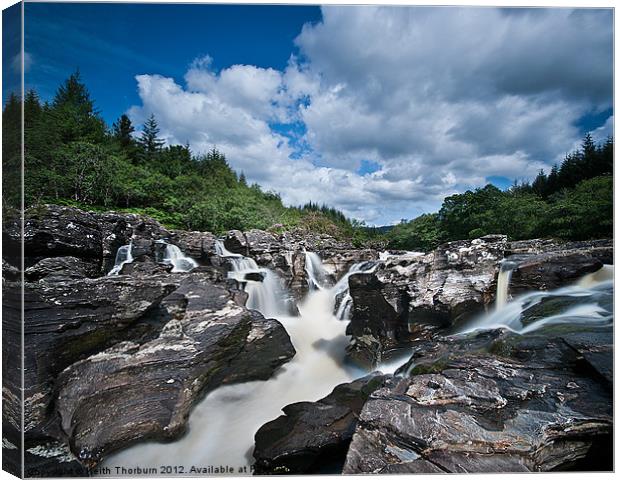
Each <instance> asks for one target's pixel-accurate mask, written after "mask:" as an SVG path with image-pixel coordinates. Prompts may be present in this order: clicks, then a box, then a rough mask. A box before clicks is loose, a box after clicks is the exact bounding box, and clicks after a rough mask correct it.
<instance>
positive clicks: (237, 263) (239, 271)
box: [215, 240, 288, 317]
mask: <svg viewBox="0 0 620 480" xmlns="http://www.w3.org/2000/svg"><path fill="white" fill-rule="evenodd" d="M215 251H216V252H217V254H218V255H219V256H221V257H224V258H227V259H228V260H229V261H230V265H231V268H232V271H230V272H228V278H232V279H234V280H236V281H237V282H239V283H240V284H241V285H244V287H245V288H244V290H245V292H246V293H247V294H248V301H247V303H246V306H247V307H248V308H249V309H252V310H258V311H259V312H260V313H262V314H263V315H264V316H265V317H280V316H282V315H287V313H288V306H287V304H286V298H287V294H286V292H285V290H284V288H283V287H282V283H281V281H280V278H279V277H278V276H277V275H276V274H275V273H274V272H272V271H271V270H269V269H268V268H260V267H259V266H258V265H257V264H256V262H255V261H254V259H253V258H248V257H244V256H243V255H239V254H237V253H232V252H229V251H228V250H226V247H224V244H223V243H222V242H221V241H220V240H218V241H217V242H216V243H215Z"/></svg>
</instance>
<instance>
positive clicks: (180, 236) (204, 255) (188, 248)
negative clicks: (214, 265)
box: [170, 230, 217, 263]
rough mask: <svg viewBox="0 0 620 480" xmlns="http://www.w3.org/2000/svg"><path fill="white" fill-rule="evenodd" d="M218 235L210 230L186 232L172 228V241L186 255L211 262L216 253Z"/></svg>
mask: <svg viewBox="0 0 620 480" xmlns="http://www.w3.org/2000/svg"><path fill="white" fill-rule="evenodd" d="M216 241H217V237H216V236H215V235H213V234H212V233H210V232H186V231H183V230H172V232H171V234H170V243H173V244H174V245H176V246H178V247H179V248H180V249H181V251H182V252H183V253H185V255H187V256H188V257H192V258H193V259H195V260H198V261H202V262H205V263H210V260H211V258H213V257H214V256H215V254H216V252H215V243H216Z"/></svg>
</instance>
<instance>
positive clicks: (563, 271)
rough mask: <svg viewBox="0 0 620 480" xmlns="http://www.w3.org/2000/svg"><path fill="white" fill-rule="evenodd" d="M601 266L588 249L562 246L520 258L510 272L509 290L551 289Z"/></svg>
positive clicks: (516, 291)
mask: <svg viewBox="0 0 620 480" xmlns="http://www.w3.org/2000/svg"><path fill="white" fill-rule="evenodd" d="M602 266H603V262H601V261H600V260H599V259H598V258H597V257H595V256H594V255H592V253H591V252H589V251H588V250H564V251H559V252H549V253H542V254H538V255H534V256H531V257H528V258H526V259H525V260H522V261H521V262H519V264H518V266H517V268H516V269H515V270H514V271H513V273H512V278H511V280H510V292H511V293H513V294H517V293H520V292H526V291H531V290H553V289H556V288H559V287H561V286H564V285H567V284H569V283H572V282H574V281H576V280H577V279H578V278H580V277H583V276H584V275H586V274H588V273H592V272H596V271H597V270H599V269H600V268H601V267H602Z"/></svg>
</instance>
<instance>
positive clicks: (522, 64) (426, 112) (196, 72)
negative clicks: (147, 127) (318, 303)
mask: <svg viewBox="0 0 620 480" xmlns="http://www.w3.org/2000/svg"><path fill="white" fill-rule="evenodd" d="M446 31H450V32H451V35H449V36H447V35H445V34H444V32H446ZM575 32H579V35H575ZM612 38H613V36H612V13H611V10H587V9H582V10H574V11H573V10H568V9H536V10H530V9H519V10H509V9H476V8H444V9H439V8H408V7H385V8H375V7H323V8H319V7H309V6H308V7H306V6H256V5H255V6H247V5H245V6H244V5H238V6H234V5H230V6H223V5H178V4H177V5H145V4H133V5H132V4H78V3H74V2H72V3H58V4H51V3H50V4H46V3H27V4H26V23H25V48H26V66H27V70H26V83H27V87H32V88H35V89H36V90H37V91H38V92H39V94H40V95H41V97H42V98H43V99H45V100H49V99H51V98H52V97H53V94H54V92H55V90H56V88H57V86H58V85H59V83H60V82H62V80H64V79H65V78H66V77H67V76H68V75H69V74H70V73H71V72H73V71H75V69H77V68H79V70H80V72H81V75H82V78H83V80H84V81H85V83H86V84H87V86H88V88H89V90H90V92H91V94H92V97H93V98H94V99H95V102H96V105H97V107H98V108H99V110H100V111H101V113H102V115H103V117H104V118H105V120H106V121H107V122H108V124H111V123H112V122H113V121H114V120H115V119H116V118H118V116H119V115H121V114H122V113H125V112H127V113H128V114H129V115H130V117H131V118H132V120H133V121H134V123H136V124H137V125H140V124H141V123H142V122H143V121H144V119H145V118H146V117H147V116H148V115H150V114H151V113H154V114H155V115H156V117H157V119H158V120H159V123H160V127H161V131H162V135H163V136H164V137H165V138H166V140H167V141H168V142H170V143H185V142H186V141H189V142H190V143H191V145H192V148H193V150H194V151H200V150H205V149H209V148H211V147H213V146H217V147H218V148H219V149H220V150H222V151H223V152H224V153H225V154H226V155H227V158H228V160H229V162H230V163H231V165H232V166H233V168H235V169H236V170H238V171H244V173H245V174H246V176H247V177H248V179H249V180H250V181H257V182H258V183H260V184H261V185H263V186H264V187H265V188H266V189H271V190H275V191H278V192H280V193H281V194H282V197H283V199H284V200H285V202H287V203H290V204H300V203H304V202H306V201H308V200H313V201H318V202H327V203H329V204H331V205H333V206H336V207H338V208H341V209H343V210H344V211H345V213H347V214H348V215H350V216H354V217H356V218H359V219H364V220H366V221H367V222H368V223H370V224H385V223H391V222H395V221H398V220H399V219H400V218H413V217H414V216H416V215H418V214H420V213H423V212H427V211H433V210H436V209H437V208H438V207H439V205H440V204H441V200H442V199H443V197H444V196H446V195H450V194H452V193H456V192H459V191H464V190H465V189H468V188H475V187H478V186H482V185H484V184H485V183H486V182H492V183H494V184H495V185H497V186H498V187H500V188H506V187H508V186H509V185H511V184H512V183H513V181H514V179H519V180H520V179H528V178H532V177H533V176H534V175H535V174H536V172H537V171H538V170H539V169H540V168H549V167H550V166H551V165H552V164H553V163H555V162H558V161H561V159H562V158H563V156H564V155H565V154H566V153H567V152H569V151H570V150H571V149H573V148H574V147H575V146H576V145H578V143H579V140H580V138H581V137H582V136H583V134H584V133H585V132H586V131H592V132H594V135H595V137H596V138H599V139H602V138H604V137H605V136H606V135H607V134H609V133H611V132H612V129H613V111H612V109H611V107H612V100H611V99H612V88H611V85H612V80H613V72H612ZM534 51H535V52H536V55H533V54H532V52H534Z"/></svg>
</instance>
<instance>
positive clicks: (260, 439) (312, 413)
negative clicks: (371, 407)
mask: <svg viewBox="0 0 620 480" xmlns="http://www.w3.org/2000/svg"><path fill="white" fill-rule="evenodd" d="M390 378H391V377H390V376H384V375H377V374H372V375H369V376H366V377H363V378H360V379H358V380H355V381H354V382H351V383H345V384H342V385H338V386H337V387H336V388H335V389H334V390H333V392H332V393H330V394H329V395H328V396H327V397H325V398H323V399H321V400H319V401H317V402H299V403H293V404H291V405H287V406H286V407H284V408H283V409H282V410H283V412H284V415H282V416H280V417H278V418H277V419H275V420H273V421H271V422H269V423H267V424H265V425H263V426H262V427H261V428H260V429H259V430H258V432H256V436H255V439H256V448H255V450H254V458H255V459H256V462H255V464H254V468H255V470H254V471H255V473H256V474H277V473H279V474H299V473H340V471H341V470H342V464H343V462H344V458H345V455H346V451H347V449H348V446H349V443H350V441H351V437H352V436H353V432H354V431H355V426H356V424H357V417H358V415H359V412H360V411H361V409H362V407H363V405H364V403H365V402H366V399H367V398H368V396H369V395H370V393H371V392H373V391H375V390H376V389H378V388H380V387H382V386H383V385H385V384H386V382H387V381H388V380H389V379H390Z"/></svg>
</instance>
